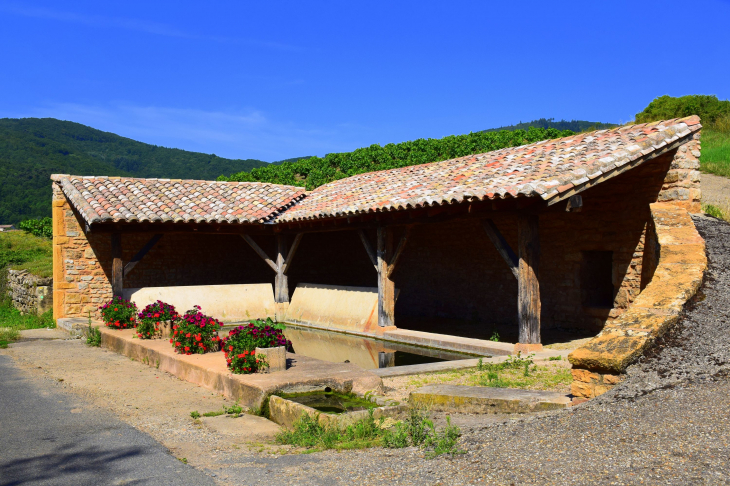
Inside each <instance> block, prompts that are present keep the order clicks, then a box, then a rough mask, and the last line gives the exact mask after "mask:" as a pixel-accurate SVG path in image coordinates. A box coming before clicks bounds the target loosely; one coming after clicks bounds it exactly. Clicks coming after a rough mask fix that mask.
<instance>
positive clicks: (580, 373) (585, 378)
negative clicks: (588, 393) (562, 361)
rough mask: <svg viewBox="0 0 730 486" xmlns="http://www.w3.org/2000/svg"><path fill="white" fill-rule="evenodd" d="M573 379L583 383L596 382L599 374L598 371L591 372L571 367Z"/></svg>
mask: <svg viewBox="0 0 730 486" xmlns="http://www.w3.org/2000/svg"><path fill="white" fill-rule="evenodd" d="M571 373H572V374H573V379H574V380H575V381H582V382H583V383H598V381H599V380H600V378H601V376H600V375H599V374H598V373H593V372H591V371H588V370H581V369H577V368H576V369H572V370H571Z"/></svg>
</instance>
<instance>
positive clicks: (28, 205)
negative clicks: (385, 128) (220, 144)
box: [0, 118, 268, 224]
mask: <svg viewBox="0 0 730 486" xmlns="http://www.w3.org/2000/svg"><path fill="white" fill-rule="evenodd" d="M265 165H268V164H267V163H266V162H263V161H261V160H255V159H247V160H232V159H224V158H221V157H217V156H215V155H208V154H202V153H197V152H188V151H185V150H179V149H170V148H164V147H158V146H156V145H149V144H146V143H142V142H137V141H134V140H131V139H129V138H124V137H120V136H119V135H115V134H113V133H109V132H102V131H101V130H96V129H93V128H90V127H87V126H85V125H81V124H79V123H73V122H67V121H60V120H56V119H53V118H20V119H15V118H3V119H0V224H9V223H17V222H19V221H21V220H24V219H28V218H40V217H45V216H50V214H51V204H50V200H51V183H50V179H49V177H50V175H51V174H53V173H62V174H75V175H125V176H131V177H164V178H172V179H208V180H214V179H215V178H216V177H218V176H219V175H220V174H230V173H232V172H238V171H242V170H251V169H253V168H255V167H262V166H265Z"/></svg>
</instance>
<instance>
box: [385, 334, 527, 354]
mask: <svg viewBox="0 0 730 486" xmlns="http://www.w3.org/2000/svg"><path fill="white" fill-rule="evenodd" d="M382 339H385V340H387V341H394V342H399V343H405V344H414V345H416V346H424V347H427V348H437V349H447V350H449V351H457V352H459V353H469V354H475V355H477V356H479V355H485V356H486V355H490V356H491V355H494V356H506V355H508V354H512V352H513V351H514V347H515V345H514V344H511V343H502V342H495V341H487V340H484V339H471V338H465V337H460V336H449V335H447V334H436V333H432V332H421V331H409V330H407V329H396V330H394V331H386V332H384V333H383V336H382Z"/></svg>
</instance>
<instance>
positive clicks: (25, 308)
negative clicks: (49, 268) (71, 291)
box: [7, 270, 53, 314]
mask: <svg viewBox="0 0 730 486" xmlns="http://www.w3.org/2000/svg"><path fill="white" fill-rule="evenodd" d="M7 290H8V295H9V296H10V298H11V299H12V301H13V306H15V308H16V309H18V310H19V311H20V312H22V313H23V314H26V313H31V314H43V313H44V312H46V311H48V310H50V309H51V308H52V307H53V279H52V278H42V277H38V276H36V275H33V274H32V273H30V272H28V271H27V270H8V280H7Z"/></svg>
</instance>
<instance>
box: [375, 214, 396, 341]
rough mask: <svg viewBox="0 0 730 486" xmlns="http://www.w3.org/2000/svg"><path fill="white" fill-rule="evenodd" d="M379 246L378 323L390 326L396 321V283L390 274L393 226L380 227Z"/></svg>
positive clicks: (381, 325) (382, 325)
mask: <svg viewBox="0 0 730 486" xmlns="http://www.w3.org/2000/svg"><path fill="white" fill-rule="evenodd" d="M377 248H378V250H377V257H378V259H377V270H378V325H379V326H380V327H390V326H393V325H394V321H395V319H394V317H395V284H394V283H393V281H392V280H391V279H390V277H389V275H388V267H389V262H390V260H391V259H392V256H393V229H392V228H387V227H380V228H378V246H377Z"/></svg>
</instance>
